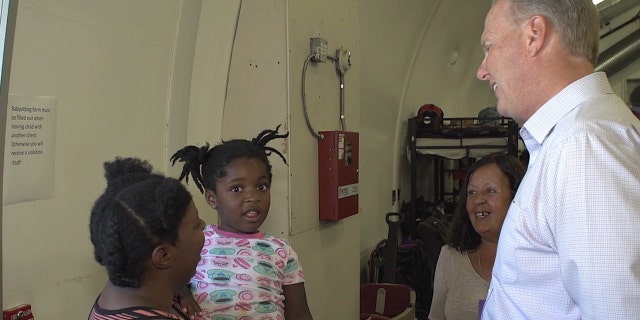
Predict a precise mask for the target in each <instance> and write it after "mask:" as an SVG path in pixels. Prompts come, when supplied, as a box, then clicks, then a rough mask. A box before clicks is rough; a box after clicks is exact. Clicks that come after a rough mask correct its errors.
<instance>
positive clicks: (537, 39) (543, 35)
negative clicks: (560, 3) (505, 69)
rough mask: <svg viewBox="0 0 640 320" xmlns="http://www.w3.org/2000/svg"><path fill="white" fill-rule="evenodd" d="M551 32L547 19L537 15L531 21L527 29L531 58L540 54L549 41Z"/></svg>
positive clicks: (528, 48)
mask: <svg viewBox="0 0 640 320" xmlns="http://www.w3.org/2000/svg"><path fill="white" fill-rule="evenodd" d="M549 31H550V29H549V21H548V20H547V18H546V17H544V16H540V15H535V16H533V17H531V18H530V19H529V21H528V22H527V25H526V27H525V36H526V38H527V51H528V52H529V56H531V57H535V56H537V55H538V54H540V51H542V49H543V48H544V46H545V45H547V43H546V42H547V41H548V40H549V39H548V37H549V34H548V32H549Z"/></svg>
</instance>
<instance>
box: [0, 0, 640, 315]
mask: <svg viewBox="0 0 640 320" xmlns="http://www.w3.org/2000/svg"><path fill="white" fill-rule="evenodd" d="M487 9H488V1H461V0H454V1H445V0H403V1H388V0H366V1H364V0H360V1H358V0H346V1H345V0H327V1H310V0H296V1H287V0H244V1H241V0H225V1H215V0H204V1H201V0H135V1H132V0H95V1H87V0H54V1H52V0H20V7H19V12H18V22H17V28H16V37H15V45H14V54H13V65H12V75H11V86H10V90H9V91H10V93H11V94H19V95H26V96H40V95H48V96H55V97H57V98H58V110H57V111H58V114H57V135H56V154H55V196H54V198H52V199H44V200H38V201H33V202H27V203H20V204H15V205H9V206H5V207H4V208H3V217H2V218H3V223H2V249H3V257H2V266H3V270H2V272H3V274H2V278H3V287H2V291H3V301H2V303H3V305H4V307H5V308H7V307H12V306H14V305H18V304H22V303H31V304H33V307H34V312H35V315H36V317H37V318H43V319H44V318H46V319H53V320H56V319H82V318H85V317H86V316H87V313H88V311H89V308H90V306H91V304H92V303H93V301H94V299H95V297H96V295H97V294H98V292H99V291H100V289H101V287H102V285H103V283H104V281H105V273H104V271H103V269H102V268H101V267H100V266H99V265H98V264H97V263H95V262H94V260H93V256H92V252H91V250H92V248H91V245H90V242H89V236H88V228H87V225H88V215H89V210H90V208H91V205H92V203H93V201H94V200H95V198H96V197H97V196H98V195H99V194H100V193H101V191H102V190H103V188H104V179H103V177H102V174H103V173H102V162H103V161H105V160H109V159H112V158H113V157H114V156H116V155H121V156H139V157H142V158H145V159H149V160H150V161H151V162H152V164H154V165H155V167H156V168H157V169H158V170H161V171H165V172H168V173H169V174H171V175H174V176H175V175H177V173H178V169H177V168H170V167H169V164H168V157H169V155H170V154H172V153H173V152H174V151H175V150H176V149H177V148H179V147H182V146H183V145H185V144H196V145H202V144H204V143H206V142H210V143H217V142H219V140H220V139H221V138H225V139H228V138H234V137H243V138H251V137H254V136H255V135H256V134H257V133H258V132H259V131H260V130H262V129H265V128H274V127H275V126H276V125H278V124H283V128H284V129H286V130H288V131H290V133H291V136H290V138H289V139H288V142H287V143H286V144H285V143H282V144H280V145H277V146H276V147H277V148H278V149H279V150H283V151H284V154H285V156H286V157H287V159H288V161H289V165H288V166H286V165H284V164H282V163H281V161H280V160H279V159H278V158H277V157H272V164H273V165H274V189H273V193H272V197H273V201H272V210H271V212H270V217H269V219H268V220H267V222H266V223H265V225H264V230H265V231H269V232H272V233H274V234H277V235H279V236H282V237H284V238H288V239H289V240H290V241H291V243H292V244H293V246H294V248H295V249H296V250H297V252H298V253H299V255H300V258H301V261H302V264H303V266H304V268H305V272H306V277H307V282H306V287H307V293H308V298H309V304H310V307H311V310H312V313H313V314H314V317H315V318H316V319H320V320H322V319H355V318H357V316H358V303H359V297H358V288H359V284H360V277H361V272H363V270H364V268H365V264H366V260H367V258H368V255H369V253H370V251H371V249H373V247H374V246H375V244H376V243H377V242H378V241H380V240H381V239H383V238H385V237H386V235H387V226H386V224H385V222H384V215H385V213H386V212H389V211H394V210H397V209H398V208H399V205H400V202H399V201H396V202H392V200H391V192H392V190H397V189H400V191H401V199H400V200H407V199H408V195H409V189H408V176H407V174H408V171H407V170H408V167H407V160H406V155H405V151H404V150H405V139H406V137H405V130H406V124H405V122H406V119H407V118H408V117H410V116H413V115H414V114H415V111H416V110H417V108H418V107H419V106H420V105H422V104H424V103H435V104H438V105H440V106H441V107H442V108H443V110H444V112H445V115H446V116H473V115H475V114H477V111H478V110H480V109H481V108H483V107H485V106H487V105H490V104H492V103H493V96H492V94H491V92H490V90H489V89H488V87H487V86H486V84H484V83H482V82H480V81H477V80H476V79H475V68H476V66H477V65H478V63H479V62H480V59H481V58H482V53H481V51H480V47H479V44H478V43H479V36H480V32H481V30H482V24H483V19H484V13H485V12H486V10H487ZM318 36H319V37H323V38H324V39H326V40H327V41H328V47H329V54H330V55H335V51H336V49H338V48H339V47H344V48H346V49H347V50H349V51H350V52H351V59H352V67H351V69H350V70H349V71H347V73H346V75H345V77H344V80H345V110H346V124H347V129H348V130H350V131H357V132H359V133H360V213H359V214H357V215H355V216H352V217H349V218H346V219H344V220H342V221H338V222H331V223H328V222H321V221H319V220H318V219H317V215H318V204H317V202H318V199H317V194H318V189H317V184H318V183H317V159H316V158H317V151H316V148H317V140H316V139H315V137H314V136H313V135H312V134H311V133H310V132H309V131H308V129H307V126H306V123H305V120H304V115H303V112H302V109H303V108H302V100H301V93H300V92H301V82H302V67H303V63H304V60H305V58H306V57H307V55H308V54H309V38H311V37H318ZM454 52H457V53H458V58H457V60H456V61H455V63H453V64H452V63H451V62H450V59H451V56H452V54H453V53H454ZM638 63H639V62H636V63H635V64H634V65H632V66H631V67H629V68H628V69H625V70H624V71H623V72H621V75H620V76H618V75H616V77H614V82H615V83H614V86H615V88H621V83H622V81H623V80H624V79H625V78H627V77H636V78H637V77H640V65H638ZM305 80H306V89H307V97H308V101H307V102H308V109H309V116H310V120H311V122H312V124H313V125H314V127H315V129H316V130H338V129H340V123H339V118H338V116H339V103H340V98H339V88H338V84H339V78H338V76H337V74H336V71H335V67H334V65H333V63H332V62H330V61H328V62H325V63H312V64H310V65H309V67H308V70H307V75H306V78H305ZM616 90H621V89H616ZM190 190H191V191H192V192H193V193H194V195H195V198H196V204H197V206H198V208H199V210H200V212H201V216H203V217H204V218H205V219H206V220H207V221H208V222H211V223H215V222H216V217H215V213H214V212H213V211H212V210H211V209H209V208H208V207H207V206H206V204H205V202H204V201H202V197H200V196H199V194H198V191H197V189H196V188H194V187H193V186H190Z"/></svg>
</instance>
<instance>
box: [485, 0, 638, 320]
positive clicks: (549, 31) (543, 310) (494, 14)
mask: <svg viewBox="0 0 640 320" xmlns="http://www.w3.org/2000/svg"><path fill="white" fill-rule="evenodd" d="M598 41H599V18H598V12H597V9H596V7H595V6H594V5H593V4H592V2H591V0H538V1H534V0H495V1H494V2H493V5H492V7H491V9H490V11H489V13H488V14H487V17H486V21H485V29H484V32H483V34H482V38H481V43H482V46H483V49H484V52H485V57H484V60H483V61H482V63H481V65H480V67H479V69H478V71H477V76H478V78H479V79H481V80H486V81H488V82H489V85H490V86H491V88H492V89H493V90H494V92H495V95H496V97H497V99H498V105H497V108H498V111H499V112H500V114H502V115H504V116H508V117H512V118H514V119H516V120H519V121H520V122H521V123H524V124H523V127H522V129H521V131H520V135H521V136H522V138H523V140H524V142H525V144H526V146H527V150H528V151H529V153H530V160H529V167H528V169H527V173H526V176H525V178H524V180H523V181H522V183H521V185H520V188H519V189H518V192H517V194H516V197H515V199H514V200H513V203H512V204H511V206H510V209H509V213H508V214H507V217H506V219H505V222H504V225H503V227H502V231H501V234H500V240H499V244H498V252H497V257H496V261H495V266H494V268H493V276H492V280H491V284H490V287H489V292H488V295H487V300H486V303H485V306H484V310H483V313H482V319H483V320H487V319H639V317H640V160H639V159H640V120H638V119H637V118H636V117H634V116H633V114H632V113H631V110H630V109H629V107H627V106H626V105H625V103H624V101H622V100H621V99H620V98H619V97H618V96H616V95H615V94H614V93H613V91H612V90H611V85H610V84H609V81H608V79H607V76H606V74H604V73H602V72H594V66H595V64H596V59H597V54H598Z"/></svg>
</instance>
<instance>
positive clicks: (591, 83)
mask: <svg viewBox="0 0 640 320" xmlns="http://www.w3.org/2000/svg"><path fill="white" fill-rule="evenodd" d="M609 93H613V90H611V85H610V84H609V81H608V79H607V75H606V74H605V73H604V72H594V73H591V74H589V75H587V76H584V77H582V78H580V79H578V80H576V81H574V82H573V83H571V84H570V85H568V86H566V87H565V88H564V89H562V90H561V91H560V92H558V93H557V94H556V95H555V96H553V97H552V98H551V99H549V101H547V102H546V103H545V104H543V105H542V107H540V109H538V110H537V111H536V112H535V113H534V114H533V115H532V116H531V118H529V119H528V120H527V121H526V122H525V123H524V125H523V126H522V129H521V131H520V134H521V135H522V136H523V138H524V141H525V144H526V145H527V149H530V152H531V151H532V150H538V149H539V146H540V145H542V143H543V142H544V140H545V139H546V138H547V137H548V136H549V134H550V133H551V131H553V128H554V127H555V126H556V124H558V122H560V120H561V119H562V118H564V117H565V116H566V115H567V114H568V113H569V112H571V111H572V110H574V109H575V108H577V107H579V106H580V105H581V104H582V103H584V102H585V101H587V100H589V99H591V98H593V97H594V96H597V95H602V94H609ZM530 145H531V146H530Z"/></svg>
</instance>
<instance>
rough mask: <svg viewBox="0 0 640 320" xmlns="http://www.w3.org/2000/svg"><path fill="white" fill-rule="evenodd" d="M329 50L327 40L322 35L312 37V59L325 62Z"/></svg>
mask: <svg viewBox="0 0 640 320" xmlns="http://www.w3.org/2000/svg"><path fill="white" fill-rule="evenodd" d="M328 50H329V46H328V45H327V40H325V39H322V38H320V37H317V38H311V54H313V57H311V61H314V62H325V61H327V52H328Z"/></svg>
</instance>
